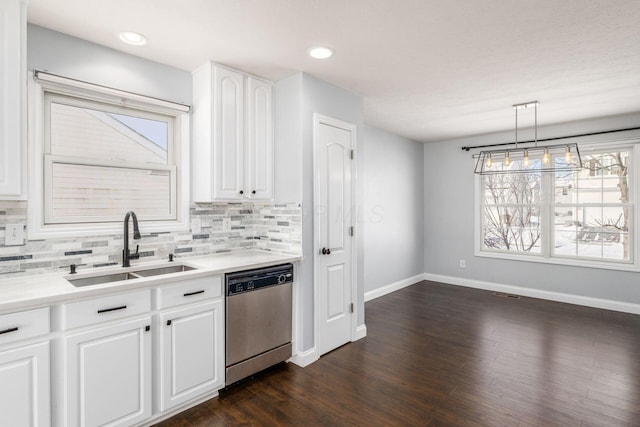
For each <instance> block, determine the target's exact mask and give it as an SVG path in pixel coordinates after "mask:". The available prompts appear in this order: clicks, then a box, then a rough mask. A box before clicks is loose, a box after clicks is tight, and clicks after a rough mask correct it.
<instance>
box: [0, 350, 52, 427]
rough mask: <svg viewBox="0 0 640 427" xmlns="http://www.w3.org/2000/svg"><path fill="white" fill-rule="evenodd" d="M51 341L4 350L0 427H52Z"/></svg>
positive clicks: (0, 356) (1, 357) (0, 354)
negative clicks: (50, 426)
mask: <svg viewBox="0 0 640 427" xmlns="http://www.w3.org/2000/svg"><path fill="white" fill-rule="evenodd" d="M49 390H50V389H49V341H46V342H40V343H36V344H32V345H27V346H22V347H17V348H14V349H10V350H4V351H3V350H0V425H3V426H12V427H23V426H24V427H31V426H38V427H43V426H49V425H50V418H51V417H50V412H49V407H50V404H49V397H50V391H49Z"/></svg>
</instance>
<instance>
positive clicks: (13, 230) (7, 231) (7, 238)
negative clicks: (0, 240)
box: [4, 224, 24, 246]
mask: <svg viewBox="0 0 640 427" xmlns="http://www.w3.org/2000/svg"><path fill="white" fill-rule="evenodd" d="M4 244H5V246H18V245H24V224H6V225H5V228H4Z"/></svg>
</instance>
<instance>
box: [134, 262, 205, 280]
mask: <svg viewBox="0 0 640 427" xmlns="http://www.w3.org/2000/svg"><path fill="white" fill-rule="evenodd" d="M190 270H195V268H193V267H189V266H188V265H183V264H176V265H172V266H169V267H160V268H151V269H149V270H137V271H135V272H134V274H137V275H138V276H141V277H148V276H159V275H161V274H171V273H180V272H183V271H190Z"/></svg>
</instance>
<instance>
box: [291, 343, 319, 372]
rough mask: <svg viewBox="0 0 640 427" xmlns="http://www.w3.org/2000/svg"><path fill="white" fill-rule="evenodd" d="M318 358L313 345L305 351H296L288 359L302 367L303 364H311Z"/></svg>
mask: <svg viewBox="0 0 640 427" xmlns="http://www.w3.org/2000/svg"><path fill="white" fill-rule="evenodd" d="M319 358H320V356H318V352H317V351H316V349H315V347H314V348H311V349H309V350H307V351H303V352H302V353H298V354H295V355H293V356H291V359H289V361H290V362H292V363H295V364H296V365H298V366H300V367H301V368H304V367H305V366H309V365H311V364H312V363H313V362H315V361H316V360H318V359H319Z"/></svg>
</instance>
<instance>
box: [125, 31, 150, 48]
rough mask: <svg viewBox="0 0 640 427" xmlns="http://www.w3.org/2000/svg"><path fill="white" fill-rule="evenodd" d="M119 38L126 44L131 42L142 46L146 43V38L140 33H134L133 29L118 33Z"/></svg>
mask: <svg viewBox="0 0 640 427" xmlns="http://www.w3.org/2000/svg"><path fill="white" fill-rule="evenodd" d="M120 40H122V41H123V42H125V43H127V44H132V45H134V46H143V45H145V44H147V39H146V38H145V36H143V35H142V34H140V33H135V32H133V31H123V32H121V33H120Z"/></svg>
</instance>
